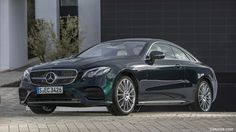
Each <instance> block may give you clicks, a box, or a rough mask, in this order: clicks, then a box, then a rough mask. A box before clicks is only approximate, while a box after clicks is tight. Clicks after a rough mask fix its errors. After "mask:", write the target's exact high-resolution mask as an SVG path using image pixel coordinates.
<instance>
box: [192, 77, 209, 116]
mask: <svg viewBox="0 0 236 132" xmlns="http://www.w3.org/2000/svg"><path fill="white" fill-rule="evenodd" d="M211 105H212V89H211V86H210V84H209V83H208V81H206V80H201V81H200V82H199V83H198V85H197V90H196V92H195V99H194V103H192V104H191V105H190V109H192V110H194V111H201V112H208V111H210V109H211Z"/></svg>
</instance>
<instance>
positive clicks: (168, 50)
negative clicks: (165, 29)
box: [149, 44, 175, 58]
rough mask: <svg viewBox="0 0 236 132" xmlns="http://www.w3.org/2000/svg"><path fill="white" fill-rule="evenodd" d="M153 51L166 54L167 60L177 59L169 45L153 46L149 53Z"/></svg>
mask: <svg viewBox="0 0 236 132" xmlns="http://www.w3.org/2000/svg"><path fill="white" fill-rule="evenodd" d="M152 51H160V52H163V53H165V55H166V56H165V58H175V55H174V53H173V51H172V49H171V47H169V46H168V45H164V44H153V45H152V47H151V49H150V51H149V53H150V52H152Z"/></svg>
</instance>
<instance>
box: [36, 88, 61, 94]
mask: <svg viewBox="0 0 236 132" xmlns="http://www.w3.org/2000/svg"><path fill="white" fill-rule="evenodd" d="M36 92H37V94H62V93H63V87H61V86H57V87H56V86H55V87H36Z"/></svg>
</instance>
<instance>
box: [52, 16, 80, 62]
mask: <svg viewBox="0 0 236 132" xmlns="http://www.w3.org/2000/svg"><path fill="white" fill-rule="evenodd" d="M78 25H79V20H78V17H71V16H68V17H66V18H61V19H60V39H56V40H55V47H56V51H55V52H54V53H53V55H52V56H51V57H52V59H60V58H65V57H69V56H71V55H73V54H76V53H78V52H79V46H80V43H81V41H82V39H81V38H79V27H78Z"/></svg>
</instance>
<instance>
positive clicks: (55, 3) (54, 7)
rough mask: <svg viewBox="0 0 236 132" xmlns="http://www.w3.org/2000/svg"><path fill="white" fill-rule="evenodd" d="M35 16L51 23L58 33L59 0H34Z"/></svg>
mask: <svg viewBox="0 0 236 132" xmlns="http://www.w3.org/2000/svg"><path fill="white" fill-rule="evenodd" d="M35 17H36V18H39V19H44V20H46V21H48V22H49V23H52V24H53V29H54V31H55V32H56V33H59V27H58V26H59V25H58V24H59V21H58V20H59V0H35Z"/></svg>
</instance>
